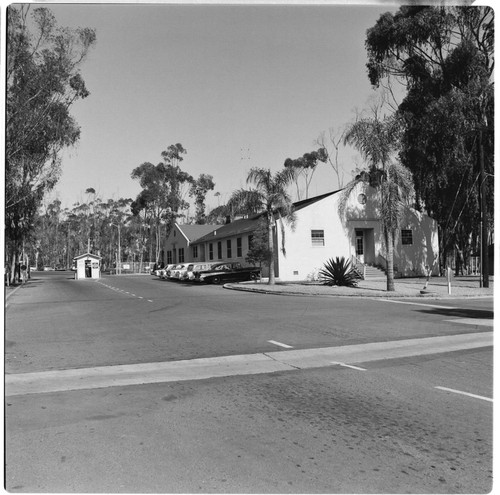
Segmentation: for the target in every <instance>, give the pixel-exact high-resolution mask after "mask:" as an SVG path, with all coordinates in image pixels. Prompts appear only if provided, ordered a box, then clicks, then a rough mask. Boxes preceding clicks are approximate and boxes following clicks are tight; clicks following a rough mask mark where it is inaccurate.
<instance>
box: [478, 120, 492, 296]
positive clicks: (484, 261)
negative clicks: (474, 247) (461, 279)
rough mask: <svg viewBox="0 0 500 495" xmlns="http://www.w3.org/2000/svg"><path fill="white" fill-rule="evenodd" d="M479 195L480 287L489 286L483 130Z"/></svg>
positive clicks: (480, 152) (480, 132)
mask: <svg viewBox="0 0 500 495" xmlns="http://www.w3.org/2000/svg"><path fill="white" fill-rule="evenodd" d="M479 197H480V201H481V234H480V235H481V282H482V283H481V282H480V287H485V288H487V287H489V286H490V280H489V271H490V270H489V268H490V264H489V260H488V211H487V207H486V174H485V173H484V147H483V131H482V129H480V130H479Z"/></svg>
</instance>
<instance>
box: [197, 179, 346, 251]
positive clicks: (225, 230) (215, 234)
mask: <svg viewBox="0 0 500 495" xmlns="http://www.w3.org/2000/svg"><path fill="white" fill-rule="evenodd" d="M340 191H341V189H339V190H337V191H331V192H329V193H325V194H321V195H320V196H315V197H314V198H308V199H304V200H302V201H297V202H296V203H294V204H293V207H294V210H295V211H297V210H301V209H302V208H305V207H307V206H309V205H312V204H314V203H316V202H318V201H321V200H322V199H325V198H327V197H328V196H331V195H333V194H336V193H338V192H340ZM262 215H264V213H258V214H257V215H254V216H252V217H250V218H243V219H241V220H235V221H234V222H231V223H228V224H226V225H218V226H216V228H215V229H214V230H213V231H212V232H210V233H208V234H207V235H204V236H203V237H200V238H198V239H196V240H195V241H192V242H191V244H199V243H202V242H210V241H214V240H219V239H224V238H226V237H231V236H234V235H238V234H245V233H248V232H253V231H254V230H255V229H256V228H257V225H258V221H259V218H260V217H261V216H262Z"/></svg>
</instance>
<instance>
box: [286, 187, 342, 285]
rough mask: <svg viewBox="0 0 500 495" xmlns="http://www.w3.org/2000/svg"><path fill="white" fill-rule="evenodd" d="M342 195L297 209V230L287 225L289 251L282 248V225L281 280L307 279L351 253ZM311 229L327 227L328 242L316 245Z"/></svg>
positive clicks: (326, 237)
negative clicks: (342, 213) (341, 215)
mask: <svg viewBox="0 0 500 495" xmlns="http://www.w3.org/2000/svg"><path fill="white" fill-rule="evenodd" d="M337 196H338V194H335V195H332V196H328V197H326V198H324V199H322V200H320V201H317V202H316V203H313V204H312V205H310V206H307V207H305V208H303V209H301V210H298V211H297V212H296V217H297V219H296V222H295V230H292V228H291V227H290V226H288V225H286V224H285V250H286V256H284V255H283V253H282V251H281V247H282V244H281V239H282V235H281V229H280V227H279V225H278V229H277V232H278V249H279V250H280V251H279V279H280V280H287V281H293V280H297V281H300V280H307V279H310V278H311V277H312V276H313V275H317V271H318V270H319V269H320V268H322V267H323V265H324V263H325V261H327V260H328V259H330V258H335V257H336V256H339V257H341V256H345V257H346V258H348V257H349V256H350V248H349V242H348V239H347V237H346V235H345V231H344V227H343V226H342V223H341V222H340V218H339V215H338V202H337ZM311 230H324V233H325V245H324V246H313V245H312V240H311Z"/></svg>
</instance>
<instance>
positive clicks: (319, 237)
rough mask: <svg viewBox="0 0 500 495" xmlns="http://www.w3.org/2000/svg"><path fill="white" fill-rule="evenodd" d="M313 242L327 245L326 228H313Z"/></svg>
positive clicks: (314, 244)
mask: <svg viewBox="0 0 500 495" xmlns="http://www.w3.org/2000/svg"><path fill="white" fill-rule="evenodd" d="M311 243H312V245H313V246H324V245H325V231H324V230H311Z"/></svg>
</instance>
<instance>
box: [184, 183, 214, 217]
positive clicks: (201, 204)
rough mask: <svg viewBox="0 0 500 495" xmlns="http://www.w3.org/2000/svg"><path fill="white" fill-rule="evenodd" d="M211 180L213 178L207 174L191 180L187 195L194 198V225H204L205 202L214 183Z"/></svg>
mask: <svg viewBox="0 0 500 495" xmlns="http://www.w3.org/2000/svg"><path fill="white" fill-rule="evenodd" d="M213 179H214V178H213V176H211V175H209V174H200V176H199V177H198V179H196V180H193V182H192V183H191V187H190V189H189V195H190V196H194V198H195V205H196V212H195V223H197V224H204V223H206V214H205V200H206V197H207V193H208V191H212V190H213V189H214V187H215V182H214V180H213Z"/></svg>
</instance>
